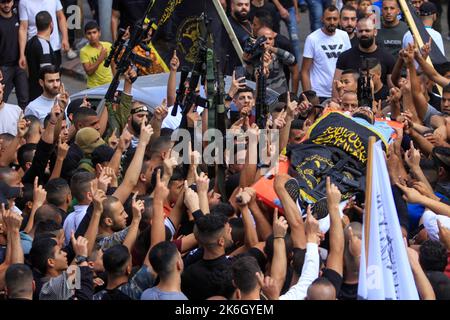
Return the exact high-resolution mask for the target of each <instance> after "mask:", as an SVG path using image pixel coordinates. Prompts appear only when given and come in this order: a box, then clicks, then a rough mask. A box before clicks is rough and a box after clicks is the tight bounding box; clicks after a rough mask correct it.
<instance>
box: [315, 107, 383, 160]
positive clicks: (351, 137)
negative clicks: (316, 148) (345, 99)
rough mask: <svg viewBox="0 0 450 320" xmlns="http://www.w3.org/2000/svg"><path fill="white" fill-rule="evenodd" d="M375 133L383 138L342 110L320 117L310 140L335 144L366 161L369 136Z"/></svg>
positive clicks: (323, 143) (322, 143) (330, 144)
mask: <svg viewBox="0 0 450 320" xmlns="http://www.w3.org/2000/svg"><path fill="white" fill-rule="evenodd" d="M373 135H375V136H376V137H377V140H379V139H381V136H380V134H379V133H378V132H376V131H374V130H372V129H371V128H369V127H365V126H362V125H360V124H359V123H357V122H355V121H353V120H352V118H351V117H349V116H346V115H344V114H342V113H341V112H334V111H333V112H330V113H328V114H326V115H325V116H323V117H321V118H320V119H318V120H317V121H316V122H315V124H314V125H313V126H312V127H311V129H310V131H309V139H308V140H309V141H310V142H312V143H315V144H320V145H325V146H333V147H337V148H339V149H341V150H342V151H344V152H345V153H347V154H350V155H351V156H352V157H354V158H355V159H357V160H358V161H360V162H361V163H366V161H367V156H368V154H367V153H368V143H369V137H370V136H373Z"/></svg>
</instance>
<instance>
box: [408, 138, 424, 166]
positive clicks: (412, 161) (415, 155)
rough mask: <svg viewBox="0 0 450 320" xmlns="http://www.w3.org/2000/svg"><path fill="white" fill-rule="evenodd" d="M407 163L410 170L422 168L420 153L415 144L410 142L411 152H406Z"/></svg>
mask: <svg viewBox="0 0 450 320" xmlns="http://www.w3.org/2000/svg"><path fill="white" fill-rule="evenodd" d="M405 162H406V164H407V165H408V167H409V168H410V169H415V168H419V167H420V151H419V150H417V149H416V148H415V147H414V143H413V142H412V141H411V142H410V147H409V150H407V151H406V152H405Z"/></svg>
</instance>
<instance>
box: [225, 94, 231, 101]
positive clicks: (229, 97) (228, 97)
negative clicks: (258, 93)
mask: <svg viewBox="0 0 450 320" xmlns="http://www.w3.org/2000/svg"><path fill="white" fill-rule="evenodd" d="M225 101H227V102H230V101H233V98H232V97H231V96H230V95H229V94H227V95H226V96H225Z"/></svg>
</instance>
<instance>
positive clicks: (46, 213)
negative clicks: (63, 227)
mask: <svg viewBox="0 0 450 320" xmlns="http://www.w3.org/2000/svg"><path fill="white" fill-rule="evenodd" d="M58 218H61V214H60V213H59V211H58V208H56V207H55V206H54V205H52V204H44V205H43V206H41V207H39V208H38V209H37V210H36V213H35V214H34V221H33V225H34V226H37V225H38V224H39V222H41V221H46V220H53V221H56V219H58Z"/></svg>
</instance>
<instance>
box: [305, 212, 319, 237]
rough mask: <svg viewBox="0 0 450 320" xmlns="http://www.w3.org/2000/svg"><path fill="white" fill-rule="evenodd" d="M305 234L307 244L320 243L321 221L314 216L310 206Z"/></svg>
mask: <svg viewBox="0 0 450 320" xmlns="http://www.w3.org/2000/svg"><path fill="white" fill-rule="evenodd" d="M305 232H306V241H307V242H311V243H317V244H319V243H320V238H321V235H322V233H321V232H320V227H319V221H317V220H316V218H314V216H313V215H312V213H311V206H310V205H308V207H307V208H306V221H305Z"/></svg>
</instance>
